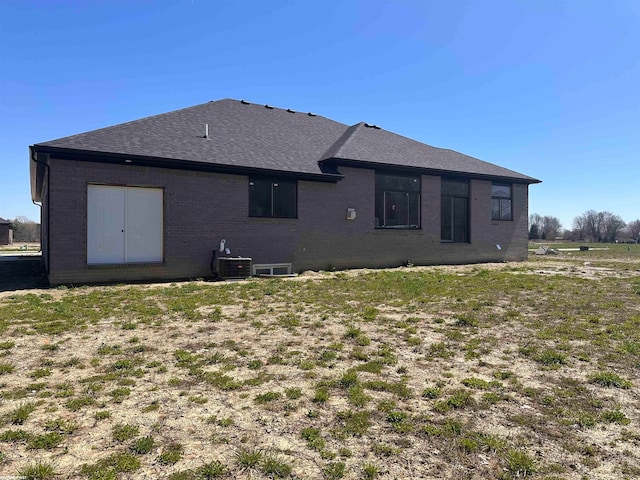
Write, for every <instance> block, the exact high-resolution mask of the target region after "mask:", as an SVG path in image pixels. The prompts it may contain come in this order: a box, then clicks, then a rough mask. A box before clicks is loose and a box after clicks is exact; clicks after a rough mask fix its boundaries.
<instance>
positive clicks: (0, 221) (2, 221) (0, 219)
mask: <svg viewBox="0 0 640 480" xmlns="http://www.w3.org/2000/svg"><path fill="white" fill-rule="evenodd" d="M7 224H11V222H10V221H9V220H5V219H4V218H2V217H0V225H7Z"/></svg>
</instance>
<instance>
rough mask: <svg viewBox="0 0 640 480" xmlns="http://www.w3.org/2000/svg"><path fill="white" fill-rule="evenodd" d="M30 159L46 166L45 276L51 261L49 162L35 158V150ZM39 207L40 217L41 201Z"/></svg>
mask: <svg viewBox="0 0 640 480" xmlns="http://www.w3.org/2000/svg"><path fill="white" fill-rule="evenodd" d="M31 160H32V161H34V162H35V163H38V164H40V165H43V166H44V167H45V168H46V171H47V202H46V203H47V259H46V261H45V262H44V268H45V271H46V273H47V277H48V276H49V262H50V261H51V242H50V240H51V215H50V213H51V202H50V201H49V192H50V188H51V184H50V182H49V180H50V179H51V178H50V177H51V175H50V174H51V168H50V167H49V164H48V163H47V162H43V161H41V160H37V159H36V155H35V152H33V153H32V154H31ZM31 202H32V203H33V204H34V205H38V203H37V202H36V201H35V200H33V199H32V200H31ZM38 206H39V207H40V219H42V203H40V204H39V205H38ZM40 239H41V241H40V252H42V224H41V225H40Z"/></svg>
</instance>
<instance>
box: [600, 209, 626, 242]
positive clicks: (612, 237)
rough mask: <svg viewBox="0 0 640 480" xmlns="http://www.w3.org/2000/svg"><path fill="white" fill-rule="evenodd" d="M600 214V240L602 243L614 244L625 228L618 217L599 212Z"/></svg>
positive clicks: (622, 221)
mask: <svg viewBox="0 0 640 480" xmlns="http://www.w3.org/2000/svg"><path fill="white" fill-rule="evenodd" d="M600 213H601V214H602V238H603V241H604V242H611V243H613V242H615V241H616V240H618V234H619V233H620V232H621V231H622V229H623V228H624V227H625V225H626V224H625V223H624V220H622V218H621V217H620V216H619V215H614V214H613V213H611V212H600Z"/></svg>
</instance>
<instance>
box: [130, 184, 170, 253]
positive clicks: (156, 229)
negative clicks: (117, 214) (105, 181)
mask: <svg viewBox="0 0 640 480" xmlns="http://www.w3.org/2000/svg"><path fill="white" fill-rule="evenodd" d="M126 197H127V200H126V206H127V208H126V214H125V216H126V221H125V224H126V228H125V231H126V247H125V261H126V262H161V261H162V237H163V235H162V230H163V225H162V190H161V189H159V188H134V187H129V188H127V195H126Z"/></svg>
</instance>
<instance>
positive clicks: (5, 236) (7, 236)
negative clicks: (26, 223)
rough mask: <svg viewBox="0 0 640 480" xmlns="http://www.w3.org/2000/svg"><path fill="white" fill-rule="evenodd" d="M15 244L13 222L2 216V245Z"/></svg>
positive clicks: (0, 243)
mask: <svg viewBox="0 0 640 480" xmlns="http://www.w3.org/2000/svg"><path fill="white" fill-rule="evenodd" d="M11 244H13V230H11V222H10V221H9V220H5V219H4V218H2V217H0V245H11Z"/></svg>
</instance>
